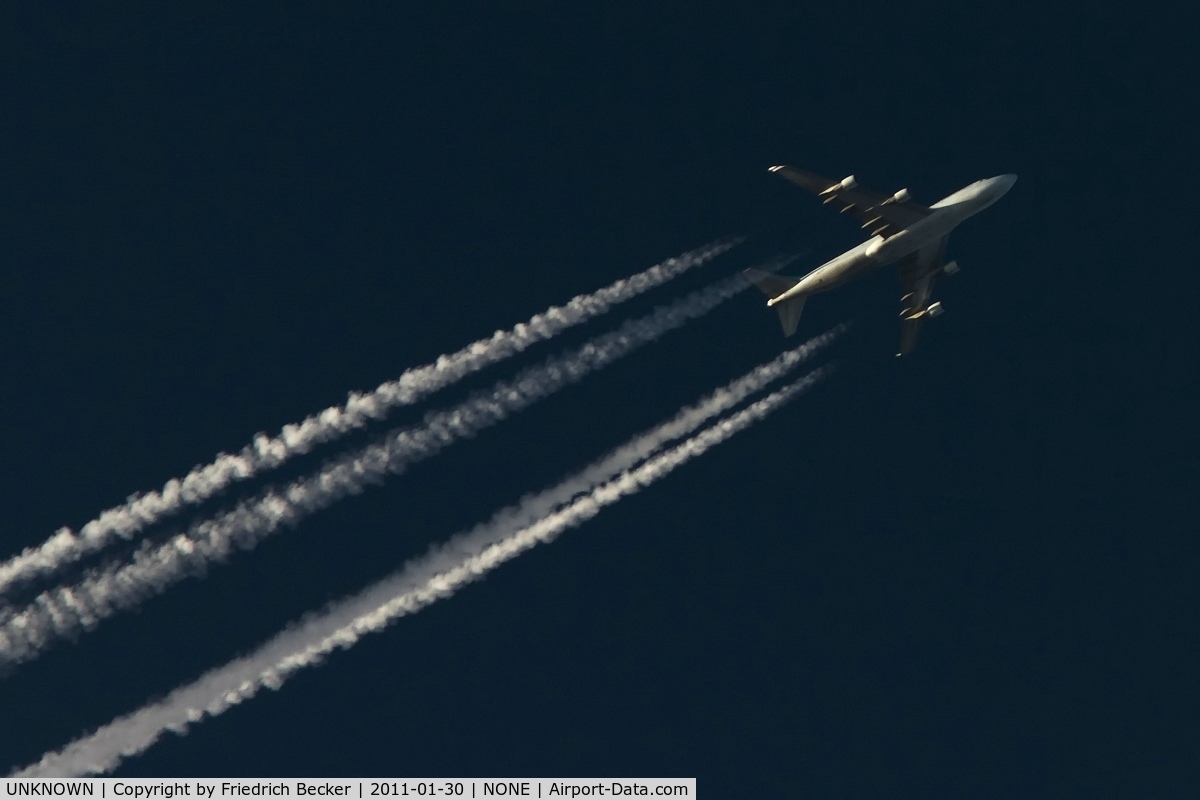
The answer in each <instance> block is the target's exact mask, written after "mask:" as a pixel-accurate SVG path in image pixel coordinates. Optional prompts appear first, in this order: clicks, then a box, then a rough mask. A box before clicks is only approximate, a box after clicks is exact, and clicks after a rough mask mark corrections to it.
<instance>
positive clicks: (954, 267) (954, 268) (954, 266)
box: [942, 261, 958, 275]
mask: <svg viewBox="0 0 1200 800" xmlns="http://www.w3.org/2000/svg"><path fill="white" fill-rule="evenodd" d="M942 272H944V273H946V274H947V275H953V274H954V273H956V272H958V262H957V261H951V262H950V263H949V264H947V265H946V266H944V267H942Z"/></svg>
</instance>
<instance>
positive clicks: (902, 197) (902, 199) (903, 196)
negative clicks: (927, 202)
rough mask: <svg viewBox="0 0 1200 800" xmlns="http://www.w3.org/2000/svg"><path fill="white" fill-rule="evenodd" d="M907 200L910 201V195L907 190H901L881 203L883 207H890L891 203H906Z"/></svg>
mask: <svg viewBox="0 0 1200 800" xmlns="http://www.w3.org/2000/svg"><path fill="white" fill-rule="evenodd" d="M909 200H912V195H911V194H909V193H908V189H901V190H900V191H898V192H896V193H895V194H894V195H892V196H891V197H889V198H888V199H887V200H884V201H883V202H884V204H885V205H891V204H892V203H907V202H908V201H909Z"/></svg>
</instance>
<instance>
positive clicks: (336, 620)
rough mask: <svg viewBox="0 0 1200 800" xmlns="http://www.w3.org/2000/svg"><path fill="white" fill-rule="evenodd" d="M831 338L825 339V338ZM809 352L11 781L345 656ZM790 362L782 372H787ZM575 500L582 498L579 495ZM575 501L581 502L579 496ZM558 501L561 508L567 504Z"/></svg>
mask: <svg viewBox="0 0 1200 800" xmlns="http://www.w3.org/2000/svg"><path fill="white" fill-rule="evenodd" d="M830 337H831V334H827V335H826V337H825V338H826V339H828V338H830ZM817 342H818V340H814V341H813V342H810V343H807V344H805V345H803V346H802V347H800V348H797V350H794V351H791V353H790V354H785V357H784V358H785V359H786V361H785V360H781V359H777V361H776V362H773V363H772V364H768V365H764V366H763V367H760V368H759V369H758V370H756V371H755V372H753V373H751V374H749V375H747V376H746V377H745V378H742V379H740V380H739V381H735V382H734V383H732V384H730V385H729V386H726V387H725V388H724V389H721V390H718V391H717V392H716V393H714V394H713V395H711V396H710V397H709V398H707V399H706V400H705V401H703V402H701V403H700V404H699V405H697V406H695V407H693V408H690V409H685V410H684V411H683V412H681V413H680V414H679V415H678V416H677V417H676V418H675V419H673V420H671V421H670V422H668V423H665V424H664V425H662V426H660V427H659V428H656V429H654V430H651V431H649V432H647V433H645V434H642V435H641V436H638V437H635V438H634V439H632V440H630V442H629V443H628V444H626V445H625V446H623V447H622V448H620V449H618V450H616V451H614V452H613V453H611V454H610V455H609V456H606V457H605V458H604V459H602V460H600V461H598V462H596V463H594V464H592V465H590V466H589V467H587V468H585V469H584V470H583V471H582V472H580V473H578V474H577V475H574V476H572V477H570V478H568V479H567V480H565V481H563V482H562V483H560V484H559V485H558V486H555V487H554V488H552V489H549V490H547V491H545V492H543V493H541V494H538V495H534V496H532V497H529V498H526V499H525V500H523V501H522V502H521V503H520V504H519V505H518V506H515V507H512V508H508V509H505V510H503V511H501V512H500V513H498V514H496V515H495V516H494V517H493V518H492V519H491V520H489V521H488V522H486V523H484V524H482V525H479V526H477V527H476V528H474V529H472V530H471V531H469V532H467V533H465V534H461V535H459V536H456V537H453V538H452V539H450V540H449V541H448V542H446V543H445V544H444V545H442V546H440V547H437V548H434V549H433V550H432V551H431V552H430V553H429V554H427V555H425V556H423V557H421V558H419V559H415V560H413V561H411V562H410V563H408V564H407V565H406V566H405V567H404V568H403V569H402V570H400V571H399V572H397V573H395V574H394V575H393V576H391V577H389V578H385V579H384V580H382V581H380V582H378V583H376V584H374V585H373V586H371V587H369V588H368V589H366V590H364V591H363V592H360V593H359V594H358V595H355V596H354V597H352V598H348V599H346V600H343V601H340V602H338V603H336V604H334V605H333V606H332V607H330V608H328V609H327V610H325V611H324V612H321V613H319V614H317V615H314V616H310V617H309V618H308V619H305V620H302V621H301V622H300V623H299V624H297V625H296V626H294V627H291V628H288V629H285V630H284V631H283V632H281V633H280V634H278V635H276V636H275V638H273V639H271V640H270V641H268V642H267V643H266V644H264V645H263V646H262V647H260V648H259V649H258V650H257V651H255V652H254V653H251V654H250V655H248V656H245V657H243V658H239V659H236V660H234V661H232V662H230V663H229V664H226V665H225V666H223V667H219V668H217V669H215V670H212V671H210V672H208V673H207V674H205V675H203V676H201V677H200V678H199V679H198V680H196V681H195V682H193V683H191V684H189V685H187V686H183V687H180V688H178V689H176V690H175V691H173V692H171V693H170V694H169V695H167V697H165V698H164V699H163V700H161V701H159V702H157V703H152V704H150V705H147V706H145V707H143V708H142V709H141V710H139V711H136V712H134V713H132V714H130V715H128V716H125V717H120V718H118V719H116V720H114V721H113V722H111V723H109V724H108V725H105V726H103V727H101V728H99V729H97V730H96V731H95V732H93V733H92V734H90V735H88V736H85V737H82V738H80V739H77V740H76V741H74V742H72V743H71V744H69V745H67V746H66V747H64V748H63V749H62V750H60V751H58V752H55V753H48V754H46V755H45V756H43V757H42V759H41V760H40V761H39V762H38V763H36V764H33V765H31V766H28V767H26V768H24V769H22V770H20V771H18V772H15V773H13V774H12V775H11V776H10V777H12V778H35V777H51V776H53V777H71V776H80V775H86V774H98V773H105V772H110V771H112V770H113V769H115V768H116V767H117V766H118V765H119V764H120V763H121V762H122V761H123V760H124V759H126V758H128V757H131V756H136V755H138V754H140V753H142V752H144V751H145V750H146V749H147V748H149V747H150V746H151V745H152V744H154V742H155V741H157V740H158V739H159V738H160V737H161V736H162V735H163V734H164V733H165V732H167V731H174V732H176V733H178V734H181V735H182V734H184V733H186V732H187V729H188V727H189V726H190V725H192V724H194V723H197V722H201V721H203V720H204V719H205V718H206V717H215V716H217V715H219V714H222V713H224V712H225V711H227V710H228V709H230V708H231V707H233V706H235V705H238V704H239V703H242V702H243V701H245V700H248V699H250V698H252V697H254V696H255V695H256V694H258V692H260V691H261V690H262V689H263V688H264V687H266V688H271V689H278V688H280V686H282V684H283V682H284V681H286V680H287V679H288V678H290V677H291V676H292V675H293V674H294V673H296V672H298V671H299V670H301V669H303V668H305V667H309V666H314V665H317V664H320V663H321V662H322V661H323V660H324V658H325V657H326V656H327V655H329V654H330V653H332V652H333V651H334V650H335V649H338V648H342V649H346V648H349V647H351V646H353V645H354V644H355V643H356V642H357V641H358V640H359V639H360V638H362V637H363V636H364V635H365V634H368V633H375V632H379V631H382V630H383V629H384V628H386V627H387V626H388V625H389V624H391V623H392V622H394V621H395V620H396V619H398V618H400V617H402V616H405V615H408V614H414V613H416V612H418V611H420V610H421V609H423V608H425V607H426V606H428V605H430V604H432V603H434V602H436V601H437V600H440V599H443V598H447V597H449V596H451V595H452V594H454V593H455V592H456V591H458V589H460V588H461V587H462V586H464V585H465V584H467V583H470V582H472V581H475V580H478V579H479V578H481V577H483V576H484V575H485V574H487V573H488V572H490V571H491V570H493V569H495V568H496V567H498V566H499V565H501V564H503V563H504V562H505V561H508V560H509V559H512V558H514V557H515V556H517V555H519V554H520V553H522V552H524V551H525V550H528V549H529V548H531V547H533V546H534V545H536V544H539V543H541V542H548V541H550V540H552V539H553V538H555V537H556V536H557V535H558V534H560V533H562V532H563V531H565V530H567V529H568V528H571V527H574V526H576V525H579V524H581V523H583V522H585V521H586V520H588V519H590V518H591V517H593V516H595V515H596V514H597V513H599V512H600V510H601V509H603V508H604V507H605V506H608V505H611V504H613V503H615V502H617V501H618V500H620V499H621V498H623V497H626V496H628V495H630V494H634V493H636V492H638V491H640V490H641V489H642V488H643V487H645V486H648V485H649V484H651V483H653V482H654V481H656V480H658V479H659V478H661V477H663V476H664V475H666V474H667V473H669V472H671V471H672V470H673V469H675V468H676V467H678V466H680V465H681V464H683V463H685V462H687V461H689V460H691V459H693V458H695V457H696V456H699V455H701V454H702V453H704V452H705V451H707V450H708V449H710V448H711V447H713V446H714V445H716V444H718V443H720V442H722V441H724V440H726V439H728V438H729V437H731V436H733V435H734V434H735V433H737V432H738V431H741V430H743V429H744V428H746V427H748V426H749V425H751V424H753V423H754V422H756V421H758V420H760V419H762V418H763V417H765V416H766V415H768V414H769V413H771V412H772V411H774V410H775V409H777V408H779V407H780V406H781V405H783V404H784V403H786V402H787V401H789V400H790V399H792V398H793V397H794V396H796V395H797V394H798V393H799V392H801V391H803V390H804V389H806V388H807V387H808V386H810V385H812V384H813V383H814V382H816V380H818V379H819V377H820V371H817V372H814V373H811V374H809V375H807V376H805V377H804V378H801V379H800V380H798V381H796V382H794V383H792V384H790V385H788V386H786V387H784V388H783V389H780V390H779V391H777V392H775V393H773V394H771V395H768V396H767V397H765V398H763V399H762V400H759V401H758V402H756V403H754V404H752V405H750V406H748V407H747V408H745V409H744V410H742V411H740V412H738V413H736V414H733V415H732V416H730V417H727V418H726V419H724V420H722V421H719V422H717V423H716V424H715V425H713V426H712V427H710V428H708V429H706V430H704V431H702V432H701V433H699V434H696V435H695V436H693V437H692V438H690V439H687V440H686V441H684V442H683V443H682V444H679V445H677V446H676V447H673V448H671V449H669V450H667V451H665V452H662V453H660V454H659V455H655V456H652V457H650V458H649V459H648V460H646V461H644V462H643V463H641V465H640V466H637V467H636V468H634V466H633V465H634V464H636V463H637V462H638V461H640V460H641V459H642V458H643V457H644V456H645V455H648V454H649V453H650V452H652V451H653V450H654V449H655V448H656V447H658V446H659V445H661V444H663V443H665V442H666V441H669V440H671V439H675V438H678V437H679V436H682V435H685V434H686V433H687V432H688V431H690V430H694V429H695V428H697V427H699V426H700V425H702V424H703V423H704V422H705V421H706V420H707V419H710V418H711V417H712V416H713V415H714V414H717V413H720V411H721V410H724V409H726V408H728V407H730V406H731V405H733V404H734V403H736V402H737V400H738V399H741V398H742V397H744V396H745V394H747V393H748V392H749V391H751V388H750V387H752V386H761V385H763V384H765V383H766V381H768V380H770V379H771V378H773V377H777V376H778V375H780V374H782V373H783V372H786V371H787V370H788V369H790V366H794V365H795V364H796V363H798V362H799V361H800V360H802V359H803V358H804V357H805V356H806V355H807V354H808V353H809V352H811V350H812V349H814V348H815V347H816V346H819V345H818V343H817ZM789 363H790V366H789ZM580 493H583V494H580ZM577 495H578V496H577ZM565 501H569V502H566V504H565V505H563V503H564V502H565Z"/></svg>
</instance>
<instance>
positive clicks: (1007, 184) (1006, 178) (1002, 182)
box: [992, 173, 1017, 194]
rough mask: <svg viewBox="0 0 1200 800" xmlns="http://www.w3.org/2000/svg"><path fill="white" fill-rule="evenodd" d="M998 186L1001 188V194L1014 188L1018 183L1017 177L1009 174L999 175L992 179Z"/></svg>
mask: <svg viewBox="0 0 1200 800" xmlns="http://www.w3.org/2000/svg"><path fill="white" fill-rule="evenodd" d="M992 180H993V181H995V183H996V185H997V186H999V187H1000V191H1001V194H1003V193H1004V192H1007V191H1008V190H1009V189H1011V188H1012V185H1013V184H1014V183H1016V182H1017V176H1016V175H1013V174H1012V173H1009V174H1008V175H997V176H996V177H994V178H992Z"/></svg>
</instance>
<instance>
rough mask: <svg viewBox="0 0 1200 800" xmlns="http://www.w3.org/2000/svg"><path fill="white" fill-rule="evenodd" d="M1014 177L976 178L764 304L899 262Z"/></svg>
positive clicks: (999, 193)
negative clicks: (905, 223) (914, 219)
mask: <svg viewBox="0 0 1200 800" xmlns="http://www.w3.org/2000/svg"><path fill="white" fill-rule="evenodd" d="M1016 179H1017V176H1016V175H998V176H996V177H995V178H984V179H983V180H981V181H975V183H972V184H971V185H970V186H967V187H965V188H962V189H959V190H958V191H957V192H955V193H954V194H952V195H950V196H949V197H946V198H943V199H941V200H939V201H937V202H936V203H934V204H933V205H932V206H930V209H931V210H932V211H933V213H932V214H930V215H929V216H927V217H925V218H923V219H920V220H918V221H917V222H914V223H913V224H912V225H910V226H908V227H907V228H905V229H904V230H902V231H900V232H899V233H896V234H893V235H892V236H889V237H888V238H886V239H885V238H883V237H882V236H876V237H874V238H872V239H868V240H867V241H865V242H863V243H862V244H860V245H858V246H857V247H854V248H853V249H851V250H847V251H846V252H845V253H842V254H841V255H840V256H837V257H836V258H833V259H830V260H829V261H827V262H825V263H824V264H822V265H821V266H819V267H817V268H816V269H814V270H813V271H812V272H810V273H808V274H807V275H805V276H804V277H803V278H801V279H800V282H799V283H797V284H796V285H795V286H793V287H792V288H791V289H789V290H788V291H786V292H784V293H783V294H781V295H779V296H778V297H775V298H772V299H771V300H770V301H768V303H767V305H774V304H776V303H781V302H783V301H784V300H789V299H791V298H793V297H797V296H800V295H807V294H813V293H815V292H823V291H826V290H828V289H832V288H834V287H835V286H840V285H841V284H843V283H845V282H846V281H848V280H850V279H851V278H854V277H856V276H857V275H860V274H861V273H863V272H867V271H869V270H872V269H875V268H877V267H882V266H885V265H887V264H891V263H894V262H896V261H899V260H900V259H902V258H904V257H905V256H908V255H911V254H913V253H915V252H916V251H918V250H920V249H921V248H922V247H925V246H926V245H930V244H933V243H935V242H937V241H939V240H940V239H942V238H943V237H944V236H947V235H948V234H949V233H950V231H952V230H954V229H955V228H956V227H957V226H958V223H960V222H962V221H963V220H964V219H966V218H967V217H970V216H973V215H975V214H978V213H979V212H980V211H983V210H984V209H985V208H987V207H988V206H990V205H991V204H992V203H994V202H996V201H997V200H999V199H1000V198H1001V197H1003V196H1004V193H1005V192H1007V191H1008V190H1009V189H1011V188H1012V185H1013V183H1015V182H1016Z"/></svg>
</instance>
